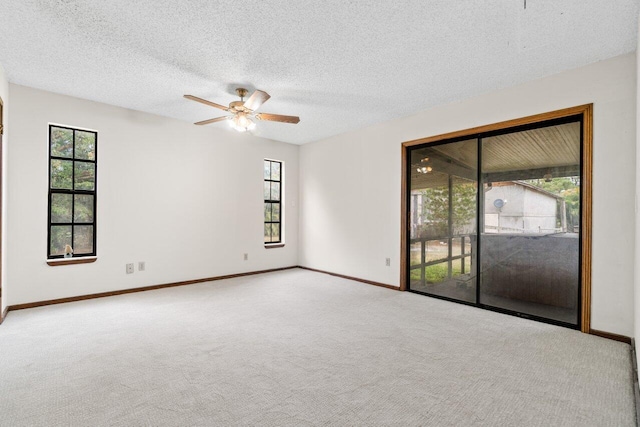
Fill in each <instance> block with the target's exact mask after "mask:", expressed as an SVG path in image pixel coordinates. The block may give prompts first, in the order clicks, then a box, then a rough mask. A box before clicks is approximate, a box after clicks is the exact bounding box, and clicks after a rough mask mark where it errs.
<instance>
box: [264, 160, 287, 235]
mask: <svg viewBox="0 0 640 427" xmlns="http://www.w3.org/2000/svg"><path fill="white" fill-rule="evenodd" d="M266 162H269V171H271V167H272V165H273V164H274V163H277V164H278V165H280V176H279V178H280V179H271V178H272V174H271V172H270V173H269V179H267V178H264V166H265V165H264V164H265V163H266ZM282 164H283V162H282V161H280V160H272V159H264V162H263V166H262V167H263V186H264V183H267V182H268V183H273V182H277V183H278V184H280V185H279V186H278V199H277V200H276V199H272V198H271V195H272V192H271V191H269V198H266V197H265V199H264V205H263V213H264V210H265V209H266V204H267V203H269V204H271V208H272V209H273V204H274V203H276V204H278V205H279V206H280V211H279V215H278V220H277V221H273V214H272V215H271V221H267V220H266V218H264V216H263V220H264V225H265V226H266V225H267V224H278V240H270V241H268V242H267V241H266V240H265V241H264V244H265V245H266V246H268V245H274V244H275V245H277V244H282V217H283V209H282V207H283V205H284V204H283V203H282V177H283V169H282ZM272 212H273V210H272ZM263 229H264V227H263ZM271 237H272V238H273V232H272V233H271ZM264 238H265V236H264V232H263V239H264Z"/></svg>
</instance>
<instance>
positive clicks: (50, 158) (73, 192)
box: [47, 124, 98, 259]
mask: <svg viewBox="0 0 640 427" xmlns="http://www.w3.org/2000/svg"><path fill="white" fill-rule="evenodd" d="M54 128H56V129H66V130H71V131H72V135H73V137H72V156H71V157H62V156H54V155H52V150H51V144H52V135H53V129H54ZM76 132H84V133H92V134H94V156H93V160H89V159H79V158H76ZM48 143H49V155H48V162H49V166H48V170H49V178H48V181H49V186H48V189H49V197H48V204H47V259H59V258H64V254H63V255H52V254H51V229H52V227H54V226H70V227H71V247H72V248H73V250H74V252H73V255H72V258H79V257H90V256H97V255H96V254H97V248H96V243H97V204H98V202H97V201H98V194H97V189H98V132H97V131H94V130H90V129H84V128H74V127H70V126H64V125H57V124H49V137H48ZM53 160H63V161H71V187H72V188H71V189H70V190H69V189H61V188H55V189H54V188H52V187H51V164H52V161H53ZM76 163H90V164H93V167H94V176H93V190H78V189H75V184H76V183H75V171H76ZM54 194H69V195H71V222H52V221H51V206H52V198H53V195H54ZM76 195H91V196H93V221H91V222H80V221H75V203H76V202H75V196H76ZM83 225H85V226H92V227H93V251H92V252H82V253H78V252H77V251H76V247H75V246H74V237H75V236H74V234H75V226H83Z"/></svg>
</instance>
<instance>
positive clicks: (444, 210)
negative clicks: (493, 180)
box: [418, 177, 477, 239]
mask: <svg viewBox="0 0 640 427" xmlns="http://www.w3.org/2000/svg"><path fill="white" fill-rule="evenodd" d="M451 193H452V194H451V198H452V211H453V212H452V216H451V221H452V223H451V227H452V230H451V231H452V233H451V235H460V234H469V233H470V232H472V231H473V228H474V224H475V217H476V197H477V196H476V193H477V190H476V183H475V182H473V181H468V180H465V179H462V178H457V177H454V178H453V185H452V191H451ZM421 194H422V225H421V227H420V228H419V230H418V237H423V238H429V239H437V238H443V237H447V236H449V235H450V233H449V188H448V186H447V187H436V188H427V189H424V190H422V191H421Z"/></svg>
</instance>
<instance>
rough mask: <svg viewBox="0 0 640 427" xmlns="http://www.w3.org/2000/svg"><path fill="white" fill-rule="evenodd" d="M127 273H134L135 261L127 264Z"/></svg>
mask: <svg viewBox="0 0 640 427" xmlns="http://www.w3.org/2000/svg"><path fill="white" fill-rule="evenodd" d="M127 274H133V263H131V264H127Z"/></svg>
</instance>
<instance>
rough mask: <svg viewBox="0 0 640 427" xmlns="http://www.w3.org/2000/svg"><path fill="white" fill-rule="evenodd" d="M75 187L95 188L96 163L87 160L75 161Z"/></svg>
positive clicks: (83, 188) (80, 188) (78, 188)
mask: <svg viewBox="0 0 640 427" xmlns="http://www.w3.org/2000/svg"><path fill="white" fill-rule="evenodd" d="M75 167H76V175H75V179H76V182H75V189H76V190H93V189H94V185H95V181H96V171H95V169H96V168H95V164H93V163H85V162H75Z"/></svg>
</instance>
